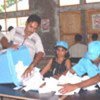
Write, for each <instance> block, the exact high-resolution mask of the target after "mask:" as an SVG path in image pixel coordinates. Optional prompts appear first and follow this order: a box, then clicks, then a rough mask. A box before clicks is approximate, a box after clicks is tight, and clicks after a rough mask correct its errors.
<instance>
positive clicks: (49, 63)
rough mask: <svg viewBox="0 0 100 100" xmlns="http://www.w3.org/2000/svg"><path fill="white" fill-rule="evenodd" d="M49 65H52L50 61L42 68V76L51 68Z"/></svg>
mask: <svg viewBox="0 0 100 100" xmlns="http://www.w3.org/2000/svg"><path fill="white" fill-rule="evenodd" d="M51 64H52V59H50V60H49V61H48V63H47V65H46V66H45V67H43V69H42V71H41V74H42V75H44V74H45V73H47V72H48V71H49V70H50V68H51Z"/></svg>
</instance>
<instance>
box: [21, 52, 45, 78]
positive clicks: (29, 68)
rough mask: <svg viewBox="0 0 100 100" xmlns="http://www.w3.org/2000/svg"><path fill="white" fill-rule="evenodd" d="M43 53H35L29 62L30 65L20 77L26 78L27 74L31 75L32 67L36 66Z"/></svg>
mask: <svg viewBox="0 0 100 100" xmlns="http://www.w3.org/2000/svg"><path fill="white" fill-rule="evenodd" d="M43 55H44V53H43V52H39V53H37V54H36V56H35V58H34V60H33V62H32V63H31V64H30V66H29V67H28V68H27V69H26V70H25V72H24V73H23V75H22V78H27V77H28V76H31V74H32V73H31V72H32V70H33V69H34V67H35V66H37V64H38V63H39V62H40V61H41V59H42V58H43Z"/></svg>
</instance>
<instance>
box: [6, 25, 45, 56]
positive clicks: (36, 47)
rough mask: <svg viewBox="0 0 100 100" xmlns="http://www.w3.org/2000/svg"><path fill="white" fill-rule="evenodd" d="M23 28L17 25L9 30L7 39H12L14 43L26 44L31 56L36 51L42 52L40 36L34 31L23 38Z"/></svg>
mask: <svg viewBox="0 0 100 100" xmlns="http://www.w3.org/2000/svg"><path fill="white" fill-rule="evenodd" d="M24 29H25V28H24V27H17V28H15V29H13V30H11V31H10V32H9V33H8V34H7V37H8V40H9V41H13V42H14V44H19V45H26V46H27V47H28V48H29V50H30V54H31V56H32V57H34V54H36V53H38V52H43V53H44V48H43V44H42V41H41V38H40V36H39V35H38V34H37V33H35V32H34V33H33V34H32V35H30V36H28V38H27V39H25V40H24V35H25V33H24Z"/></svg>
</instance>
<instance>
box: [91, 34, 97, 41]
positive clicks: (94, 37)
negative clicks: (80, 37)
mask: <svg viewBox="0 0 100 100" xmlns="http://www.w3.org/2000/svg"><path fill="white" fill-rule="evenodd" d="M91 38H92V40H93V41H96V40H97V39H98V34H97V33H94V34H92V37H91Z"/></svg>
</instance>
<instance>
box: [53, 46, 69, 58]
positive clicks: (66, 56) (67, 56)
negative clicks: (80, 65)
mask: <svg viewBox="0 0 100 100" xmlns="http://www.w3.org/2000/svg"><path fill="white" fill-rule="evenodd" d="M58 47H61V46H57V47H54V50H55V57H57V54H56V50H57V49H58ZM62 48H63V49H65V50H68V49H66V48H64V47H62ZM69 57H70V53H69V51H67V53H66V54H65V58H69Z"/></svg>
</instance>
